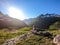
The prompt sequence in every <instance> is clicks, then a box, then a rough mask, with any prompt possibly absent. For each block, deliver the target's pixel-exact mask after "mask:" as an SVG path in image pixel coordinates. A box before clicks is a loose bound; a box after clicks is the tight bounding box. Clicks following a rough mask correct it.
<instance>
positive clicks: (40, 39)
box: [16, 30, 60, 45]
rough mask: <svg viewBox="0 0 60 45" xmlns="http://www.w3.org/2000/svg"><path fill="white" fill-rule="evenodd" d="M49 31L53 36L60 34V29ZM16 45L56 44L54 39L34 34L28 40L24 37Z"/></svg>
mask: <svg viewBox="0 0 60 45" xmlns="http://www.w3.org/2000/svg"><path fill="white" fill-rule="evenodd" d="M47 31H48V32H50V33H52V35H53V38H54V37H55V36H56V35H57V34H60V30H47ZM16 45H55V44H54V43H53V39H50V38H48V37H44V36H40V35H35V34H33V35H32V36H30V37H29V38H27V39H26V40H23V39H22V40H20V41H19V42H18V43H17V44H16Z"/></svg>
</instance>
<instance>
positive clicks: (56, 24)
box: [49, 22, 60, 29]
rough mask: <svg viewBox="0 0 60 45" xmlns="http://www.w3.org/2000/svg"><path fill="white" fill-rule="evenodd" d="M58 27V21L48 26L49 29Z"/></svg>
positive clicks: (59, 23)
mask: <svg viewBox="0 0 60 45" xmlns="http://www.w3.org/2000/svg"><path fill="white" fill-rule="evenodd" d="M59 28H60V22H55V23H54V24H52V25H51V26H50V27H49V29H59Z"/></svg>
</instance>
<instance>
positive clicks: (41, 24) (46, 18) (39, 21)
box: [30, 14, 60, 29]
mask: <svg viewBox="0 0 60 45" xmlns="http://www.w3.org/2000/svg"><path fill="white" fill-rule="evenodd" d="M58 21H60V15H58V14H41V15H39V16H38V17H36V18H35V19H34V20H32V21H31V23H30V26H32V25H33V24H34V25H36V27H38V28H40V29H48V28H49V26H50V25H52V24H53V23H55V22H58Z"/></svg>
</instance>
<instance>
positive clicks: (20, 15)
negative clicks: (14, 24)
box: [8, 7, 25, 20]
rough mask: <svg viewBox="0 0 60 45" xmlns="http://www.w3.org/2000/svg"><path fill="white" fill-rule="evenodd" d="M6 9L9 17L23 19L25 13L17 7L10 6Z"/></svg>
mask: <svg viewBox="0 0 60 45" xmlns="http://www.w3.org/2000/svg"><path fill="white" fill-rule="evenodd" d="M8 11H9V16H10V17H13V18H17V19H20V20H24V19H25V15H24V13H23V12H22V10H19V9H17V8H14V7H10V8H9V9H8Z"/></svg>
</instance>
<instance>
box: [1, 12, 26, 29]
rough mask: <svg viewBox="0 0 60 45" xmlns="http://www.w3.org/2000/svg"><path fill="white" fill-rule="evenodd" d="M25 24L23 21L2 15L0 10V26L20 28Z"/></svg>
mask: <svg viewBox="0 0 60 45" xmlns="http://www.w3.org/2000/svg"><path fill="white" fill-rule="evenodd" d="M25 26H27V25H26V24H25V23H24V22H23V21H21V20H18V19H15V18H12V17H10V16H8V15H4V14H3V13H1V12H0V28H9V27H14V28H21V27H25Z"/></svg>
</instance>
